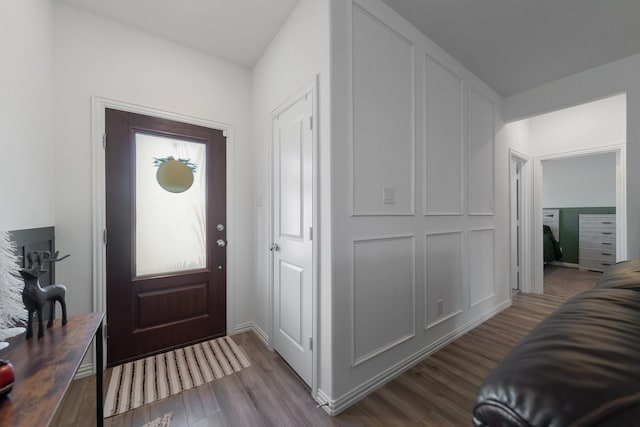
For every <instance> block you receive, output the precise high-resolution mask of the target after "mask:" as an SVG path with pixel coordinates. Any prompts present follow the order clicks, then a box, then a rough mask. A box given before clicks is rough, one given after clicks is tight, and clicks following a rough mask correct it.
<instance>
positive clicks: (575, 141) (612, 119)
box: [526, 94, 627, 156]
mask: <svg viewBox="0 0 640 427" xmlns="http://www.w3.org/2000/svg"><path fill="white" fill-rule="evenodd" d="M526 121H527V122H528V123H529V132H530V144H531V154H532V155H533V156H545V155H549V154H558V153H567V152H573V151H580V150H585V149H590V148H601V147H608V146H611V145H619V144H624V143H625V142H626V137H627V135H626V130H627V96H626V95H625V94H620V95H616V96H611V97H608V98H604V99H599V100H597V101H593V102H588V103H586V104H581V105H577V106H575V107H571V108H565V109H562V110H560V111H554V112H552V113H548V114H542V115H540V116H535V117H532V118H530V119H528V120H526Z"/></svg>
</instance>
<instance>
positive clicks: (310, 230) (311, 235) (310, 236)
mask: <svg viewBox="0 0 640 427" xmlns="http://www.w3.org/2000/svg"><path fill="white" fill-rule="evenodd" d="M309 240H313V227H309Z"/></svg>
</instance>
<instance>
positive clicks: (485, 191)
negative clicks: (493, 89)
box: [467, 85, 495, 215]
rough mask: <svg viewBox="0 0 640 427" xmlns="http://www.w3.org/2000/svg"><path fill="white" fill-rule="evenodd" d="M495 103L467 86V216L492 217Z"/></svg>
mask: <svg viewBox="0 0 640 427" xmlns="http://www.w3.org/2000/svg"><path fill="white" fill-rule="evenodd" d="M494 121H495V104H494V103H493V102H492V101H491V100H490V99H488V98H487V97H486V96H484V95H483V94H482V93H480V92H479V91H478V90H476V89H475V88H474V87H473V86H472V85H467V159H468V162H467V205H468V210H469V215H494V214H495V208H494V204H495V194H494V192H495V122H494Z"/></svg>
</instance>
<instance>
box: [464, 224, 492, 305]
mask: <svg viewBox="0 0 640 427" xmlns="http://www.w3.org/2000/svg"><path fill="white" fill-rule="evenodd" d="M495 231H496V229H495V227H479V228H471V229H469V251H468V253H469V256H468V258H469V263H468V268H469V308H473V307H475V306H477V305H479V304H481V303H483V302H485V301H487V300H490V299H491V298H493V297H494V296H495V289H496V286H495V278H496V274H495V258H494V254H495ZM487 248H492V250H488V249H487Z"/></svg>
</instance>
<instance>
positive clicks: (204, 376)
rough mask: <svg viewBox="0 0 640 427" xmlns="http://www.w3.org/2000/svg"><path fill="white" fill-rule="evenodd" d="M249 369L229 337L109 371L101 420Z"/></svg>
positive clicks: (245, 358) (245, 360) (141, 360)
mask: <svg viewBox="0 0 640 427" xmlns="http://www.w3.org/2000/svg"><path fill="white" fill-rule="evenodd" d="M249 366H251V363H250V362H249V359H248V358H247V356H246V355H245V354H244V352H243V351H242V349H240V347H238V346H237V345H236V343H234V342H233V340H232V339H231V338H230V337H222V338H217V339H214V340H211V341H206V342H202V343H199V344H194V345H190V346H188V347H184V348H178V349H176V350H172V351H168V352H166V353H162V354H158V355H155V356H150V357H147V358H145V359H140V360H136V361H134V362H129V363H125V364H123V365H118V366H116V367H114V368H113V371H112V373H111V381H110V382H109V389H108V391H107V397H106V400H105V404H104V414H105V415H104V416H105V418H107V417H111V416H113V415H117V414H121V413H123V412H126V411H130V410H131V409H135V408H137V407H139V406H142V405H145V404H147V403H151V402H155V401H156V400H160V399H164V398H165V397H169V396H171V395H173V394H176V393H180V392H181V391H184V390H188V389H190V388H193V387H197V386H199V385H202V384H204V383H208V382H210V381H213V380H216V379H218V378H222V377H224V376H226V375H231V374H233V373H234V372H238V371H241V370H242V369H244V368H247V367H249Z"/></svg>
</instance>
